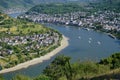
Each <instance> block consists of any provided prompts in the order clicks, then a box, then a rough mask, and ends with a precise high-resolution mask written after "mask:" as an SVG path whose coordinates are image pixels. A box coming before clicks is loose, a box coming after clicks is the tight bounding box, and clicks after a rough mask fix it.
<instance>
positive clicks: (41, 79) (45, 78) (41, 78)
mask: <svg viewBox="0 0 120 80" xmlns="http://www.w3.org/2000/svg"><path fill="white" fill-rule="evenodd" d="M33 80H51V79H50V78H49V77H48V76H45V75H40V76H38V77H36V78H35V79H33Z"/></svg>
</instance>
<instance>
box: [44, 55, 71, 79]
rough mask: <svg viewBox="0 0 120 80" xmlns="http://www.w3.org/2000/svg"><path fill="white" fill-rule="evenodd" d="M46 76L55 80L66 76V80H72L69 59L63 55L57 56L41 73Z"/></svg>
mask: <svg viewBox="0 0 120 80" xmlns="http://www.w3.org/2000/svg"><path fill="white" fill-rule="evenodd" d="M43 73H44V74H45V75H46V76H49V77H51V78H52V79H53V80H57V79H59V78H60V77H62V76H66V78H67V80H72V77H73V74H72V67H71V64H70V57H66V56H64V55H61V56H58V57H56V58H55V60H54V61H53V62H52V63H51V64H50V65H49V66H48V67H46V69H45V70H44V72H43Z"/></svg>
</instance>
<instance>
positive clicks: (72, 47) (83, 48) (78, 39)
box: [3, 14, 120, 80]
mask: <svg viewBox="0 0 120 80" xmlns="http://www.w3.org/2000/svg"><path fill="white" fill-rule="evenodd" d="M17 15H18V14H17ZM12 16H13V14H12ZM45 25H46V26H47V27H51V28H53V29H56V30H58V31H59V32H61V33H62V34H63V35H65V36H66V37H68V38H69V46H68V47H66V48H65V49H64V50H62V51H61V52H59V53H58V54H57V55H55V56H54V57H52V58H51V59H50V60H47V61H44V62H43V63H40V64H36V65H33V66H30V67H28V68H26V69H21V70H18V71H14V72H10V73H5V74H3V76H4V77H5V79H6V80H10V79H11V78H12V77H13V76H15V75H16V74H24V75H28V76H31V77H35V76H38V75H39V74H40V73H42V71H43V69H44V68H45V67H46V66H47V65H48V64H50V62H51V61H52V60H53V59H54V58H55V57H56V56H58V55H60V54H64V55H66V56H70V57H71V58H72V60H71V62H74V61H78V60H82V61H83V60H92V61H99V60H100V59H102V58H105V57H108V56H110V55H111V54H112V53H115V52H120V40H115V39H113V38H110V37H109V36H108V35H107V34H105V33H102V32H96V31H94V30H89V31H88V30H85V29H82V28H79V27H76V26H64V25H54V24H45Z"/></svg>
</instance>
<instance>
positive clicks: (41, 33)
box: [0, 13, 63, 70]
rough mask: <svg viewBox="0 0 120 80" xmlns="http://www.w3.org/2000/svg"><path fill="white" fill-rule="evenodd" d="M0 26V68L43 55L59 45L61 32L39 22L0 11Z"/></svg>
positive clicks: (9, 66)
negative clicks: (12, 16)
mask: <svg viewBox="0 0 120 80" xmlns="http://www.w3.org/2000/svg"><path fill="white" fill-rule="evenodd" d="M0 26H1V28H0V70H3V69H7V68H11V67H14V66H16V65H18V64H20V63H23V62H26V61H29V60H32V59H34V58H38V57H40V56H44V55H46V54H47V53H49V52H51V51H53V50H54V49H56V48H58V47H59V46H61V40H62V38H63V37H62V34H60V33H59V32H58V31H56V30H53V29H50V28H47V27H45V26H43V25H40V24H36V23H32V22H31V23H30V22H27V21H25V20H22V21H21V20H18V19H13V18H11V17H8V16H7V15H6V14H3V13H0ZM61 49H63V48H61ZM59 51H60V50H59ZM53 54H54V53H53Z"/></svg>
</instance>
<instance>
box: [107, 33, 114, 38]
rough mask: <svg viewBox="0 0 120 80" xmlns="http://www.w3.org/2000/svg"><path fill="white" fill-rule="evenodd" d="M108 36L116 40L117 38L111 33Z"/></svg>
mask: <svg viewBox="0 0 120 80" xmlns="http://www.w3.org/2000/svg"><path fill="white" fill-rule="evenodd" d="M108 36H110V37H111V38H113V39H116V37H115V36H114V35H112V34H110V33H108Z"/></svg>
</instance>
